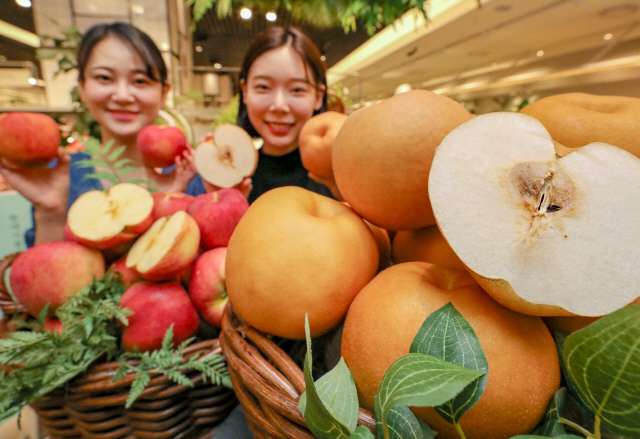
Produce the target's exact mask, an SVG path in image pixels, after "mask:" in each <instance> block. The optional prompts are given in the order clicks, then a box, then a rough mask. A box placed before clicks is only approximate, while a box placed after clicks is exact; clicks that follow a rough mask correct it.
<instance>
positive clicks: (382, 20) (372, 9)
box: [186, 0, 480, 35]
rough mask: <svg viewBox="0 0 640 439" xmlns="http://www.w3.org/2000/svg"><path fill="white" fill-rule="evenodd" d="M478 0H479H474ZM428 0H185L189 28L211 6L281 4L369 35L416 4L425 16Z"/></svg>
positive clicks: (224, 10)
mask: <svg viewBox="0 0 640 439" xmlns="http://www.w3.org/2000/svg"><path fill="white" fill-rule="evenodd" d="M478 2H480V0H478ZM428 3H429V0H386V1H378V0H368V1H366V0H243V1H232V0H187V2H186V4H187V6H193V22H192V30H194V29H195V24H196V23H197V22H198V21H199V20H200V19H201V18H202V17H203V16H204V14H205V13H206V12H207V11H208V10H209V9H213V8H214V7H215V9H216V13H217V15H218V18H225V17H228V16H229V15H231V13H232V10H233V6H246V7H248V8H250V9H254V10H260V11H265V12H266V11H272V10H276V9H278V8H279V7H280V6H284V7H285V8H287V10H288V11H289V12H290V13H291V17H292V18H293V19H295V20H299V21H302V22H305V23H308V24H309V25H312V26H316V27H320V28H326V27H333V26H341V27H342V28H343V29H344V31H345V33H346V32H354V31H355V30H356V27H357V25H359V24H361V25H364V26H365V27H366V29H367V32H368V33H369V35H373V34H374V33H375V32H376V30H378V29H381V28H382V27H385V26H387V25H390V24H393V22H394V21H395V20H396V19H398V18H400V17H401V16H402V15H403V14H404V13H405V12H407V11H409V10H411V9H414V8H417V9H418V10H419V11H421V13H422V14H423V15H424V17H425V18H428V17H427V13H426V9H425V4H428Z"/></svg>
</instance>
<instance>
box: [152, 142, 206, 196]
mask: <svg viewBox="0 0 640 439" xmlns="http://www.w3.org/2000/svg"><path fill="white" fill-rule="evenodd" d="M192 151H193V148H191V147H189V148H188V149H187V150H186V151H185V152H184V153H183V154H182V156H180V157H176V161H175V164H176V167H175V169H174V170H173V171H171V172H169V173H167V174H159V173H157V172H156V170H155V169H153V168H149V167H147V168H146V171H147V178H148V179H149V180H151V181H153V182H154V183H156V185H157V186H158V191H160V192H184V191H185V190H187V186H188V185H189V182H190V181H191V179H192V178H193V177H195V175H196V174H197V173H198V170H197V169H196V165H195V162H194V161H193V152H192Z"/></svg>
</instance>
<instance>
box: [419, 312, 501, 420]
mask: <svg viewBox="0 0 640 439" xmlns="http://www.w3.org/2000/svg"><path fill="white" fill-rule="evenodd" d="M409 351H410V352H412V353H422V354H427V355H431V356H432V357H435V358H439V359H441V360H445V361H448V362H451V363H454V364H457V365H459V366H464V367H466V368H467V369H470V370H476V371H479V372H484V375H483V376H482V377H480V379H478V380H476V381H474V383H473V384H472V385H470V386H468V387H467V388H465V389H464V390H463V391H462V392H461V393H460V394H459V395H458V396H456V397H455V398H454V399H452V400H450V401H447V402H446V403H445V404H443V405H441V406H438V407H435V410H436V411H437V412H438V414H439V415H440V416H442V417H443V418H444V419H445V420H446V421H447V422H449V423H450V424H457V423H458V422H459V421H460V418H461V417H462V415H463V414H465V413H466V412H467V410H469V409H470V408H471V407H473V406H474V405H475V404H476V402H478V399H480V397H481V396H482V393H483V392H484V389H485V387H486V386H487V375H486V374H487V373H488V371H489V364H488V363H487V357H486V356H485V355H484V352H483V350H482V346H480V341H479V340H478V337H477V336H476V333H475V331H474V330H473V328H472V327H471V325H470V324H469V322H467V320H466V319H465V318H464V317H462V315H461V314H460V313H459V312H458V310H456V309H455V307H454V306H453V304H452V303H448V304H446V305H445V306H443V307H442V308H440V309H439V310H437V311H435V312H433V313H432V314H431V315H430V316H429V317H427V318H426V320H425V321H424V323H423V324H422V326H421V327H420V330H419V331H418V334H417V335H416V337H415V338H414V340H413V343H412V344H411V348H410V350H409Z"/></svg>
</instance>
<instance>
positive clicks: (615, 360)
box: [563, 305, 640, 438]
mask: <svg viewBox="0 0 640 439" xmlns="http://www.w3.org/2000/svg"><path fill="white" fill-rule="evenodd" d="M563 357H564V361H565V365H566V367H567V371H568V372H569V375H570V376H571V378H572V379H573V381H574V382H575V384H576V386H577V387H578V389H579V390H580V393H581V394H582V395H583V396H584V398H585V402H586V403H587V404H588V405H589V407H590V408H591V409H592V410H593V412H594V413H595V415H596V416H597V417H598V418H599V419H600V420H601V421H602V425H603V426H604V427H606V428H607V429H608V430H609V431H611V432H613V433H616V434H620V435H623V436H625V437H629V438H640V305H631V306H626V307H624V308H622V309H620V310H618V311H616V312H614V313H611V314H609V315H607V316H605V317H603V318H601V319H599V320H597V321H596V322H594V323H592V324H590V325H589V326H587V327H586V328H583V329H581V330H579V331H576V332H574V333H573V334H571V335H570V336H568V337H567V339H566V340H565V342H564V347H563Z"/></svg>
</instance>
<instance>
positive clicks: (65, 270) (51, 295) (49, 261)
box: [9, 241, 105, 317]
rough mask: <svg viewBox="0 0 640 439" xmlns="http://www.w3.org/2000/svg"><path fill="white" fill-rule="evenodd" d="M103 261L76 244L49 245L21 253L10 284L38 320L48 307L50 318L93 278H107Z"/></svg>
mask: <svg viewBox="0 0 640 439" xmlns="http://www.w3.org/2000/svg"><path fill="white" fill-rule="evenodd" d="M104 269H105V263H104V257H103V256H102V253H100V252H99V251H98V250H95V249H91V248H88V247H85V246H82V245H80V244H77V243H75V242H66V241H58V242H48V243H44V244H39V245H36V246H34V247H31V248H29V249H27V250H25V251H24V252H22V253H21V254H20V255H19V256H18V257H17V258H16V259H15V261H13V264H12V265H11V271H10V274H9V283H10V285H11V288H12V290H13V293H14V295H15V296H16V299H18V301H19V302H20V303H21V304H23V305H24V306H25V308H26V309H27V312H28V313H29V314H31V315H32V316H34V317H37V316H38V315H39V314H40V312H41V311H42V310H43V308H44V307H45V305H46V304H47V303H49V304H50V305H49V310H48V314H49V315H50V316H53V315H54V311H55V310H56V309H57V308H58V307H60V306H61V305H62V304H64V303H65V302H66V301H67V299H68V298H69V297H71V296H73V295H74V294H76V293H77V292H78V291H80V290H81V289H82V288H83V287H85V286H87V285H90V284H91V282H92V281H93V279H94V278H101V277H102V276H104Z"/></svg>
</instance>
